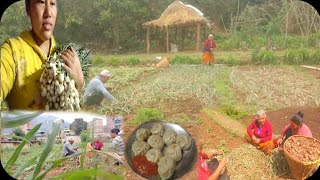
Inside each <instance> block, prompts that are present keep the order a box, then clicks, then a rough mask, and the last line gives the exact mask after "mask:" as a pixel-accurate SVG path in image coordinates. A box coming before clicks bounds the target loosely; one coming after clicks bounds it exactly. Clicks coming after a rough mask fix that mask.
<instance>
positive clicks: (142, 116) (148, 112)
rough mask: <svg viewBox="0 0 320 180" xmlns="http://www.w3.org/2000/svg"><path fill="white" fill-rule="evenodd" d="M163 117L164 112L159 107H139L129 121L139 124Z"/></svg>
mask: <svg viewBox="0 0 320 180" xmlns="http://www.w3.org/2000/svg"><path fill="white" fill-rule="evenodd" d="M163 119H164V114H163V112H161V111H160V110H159V109H155V108H141V109H138V111H137V114H136V115H135V117H134V118H133V119H132V121H131V122H130V123H132V124H135V125H139V124H144V123H146V122H150V121H161V120H163Z"/></svg>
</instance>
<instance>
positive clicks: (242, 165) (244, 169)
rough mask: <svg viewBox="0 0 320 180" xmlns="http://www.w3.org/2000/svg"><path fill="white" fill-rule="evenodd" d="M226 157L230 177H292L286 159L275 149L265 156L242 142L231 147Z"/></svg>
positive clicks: (244, 178) (247, 178)
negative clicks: (234, 147) (240, 144)
mask: <svg viewBox="0 0 320 180" xmlns="http://www.w3.org/2000/svg"><path fill="white" fill-rule="evenodd" d="M226 158H227V162H228V163H227V167H226V169H227V171H228V174H230V179H237V180H242V179H243V180H249V179H250V180H251V179H252V180H253V179H292V175H291V171H290V168H289V166H288V163H287V161H286V159H285V158H284V156H283V155H282V154H279V153H277V152H276V150H274V152H273V153H272V155H271V156H266V155H265V154H264V153H263V152H261V151H259V150H257V149H256V148H255V147H254V146H252V145H251V144H244V145H242V146H240V147H239V148H236V149H233V150H232V151H231V152H230V153H229V154H228V155H227V157H226Z"/></svg>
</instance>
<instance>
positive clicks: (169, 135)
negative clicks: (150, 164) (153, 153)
mask: <svg viewBox="0 0 320 180" xmlns="http://www.w3.org/2000/svg"><path fill="white" fill-rule="evenodd" d="M176 137H177V133H176V132H175V131H173V130H171V129H170V130H167V131H165V132H164V134H163V141H164V143H165V144H166V145H167V146H168V145H170V144H172V143H175V142H176Z"/></svg>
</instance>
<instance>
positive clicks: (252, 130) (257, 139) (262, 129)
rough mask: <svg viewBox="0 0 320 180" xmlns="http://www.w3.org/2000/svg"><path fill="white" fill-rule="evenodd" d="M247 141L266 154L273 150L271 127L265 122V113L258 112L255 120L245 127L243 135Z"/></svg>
mask: <svg viewBox="0 0 320 180" xmlns="http://www.w3.org/2000/svg"><path fill="white" fill-rule="evenodd" d="M245 138H246V139H247V141H248V142H249V143H251V144H253V145H254V146H256V147H257V149H260V150H262V151H263V152H264V153H266V154H270V153H271V151H272V150H273V149H274V144H273V140H272V125H271V123H270V121H269V120H267V115H266V113H265V111H263V110H259V111H258V112H257V114H256V119H255V120H253V121H252V123H251V124H250V125H249V126H248V127H247V132H246V133H245Z"/></svg>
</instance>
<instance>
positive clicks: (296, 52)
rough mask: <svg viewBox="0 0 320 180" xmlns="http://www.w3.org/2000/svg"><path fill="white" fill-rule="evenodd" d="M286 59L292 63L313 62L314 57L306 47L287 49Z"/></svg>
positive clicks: (286, 61) (287, 62)
mask: <svg viewBox="0 0 320 180" xmlns="http://www.w3.org/2000/svg"><path fill="white" fill-rule="evenodd" d="M284 61H285V63H286V64H292V65H300V64H312V58H311V57H310V53H309V52H308V51H307V50H306V49H292V50H286V52H285V57H284Z"/></svg>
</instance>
